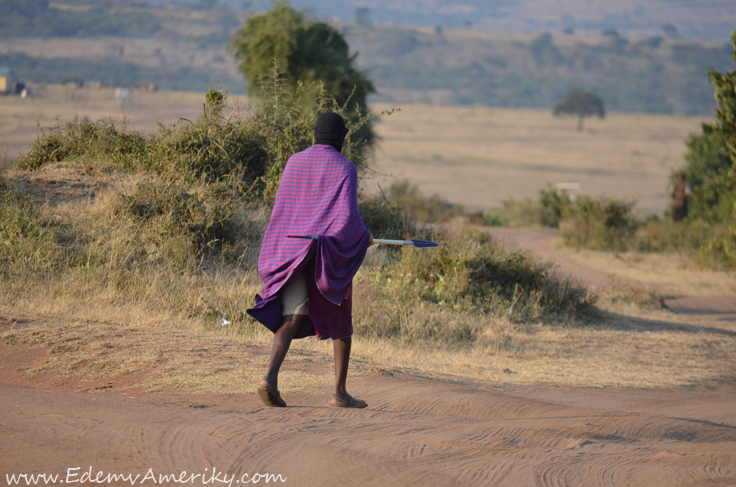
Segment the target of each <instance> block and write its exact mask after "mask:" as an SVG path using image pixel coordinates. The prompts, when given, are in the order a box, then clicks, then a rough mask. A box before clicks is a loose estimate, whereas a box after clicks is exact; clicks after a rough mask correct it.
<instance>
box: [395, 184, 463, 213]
mask: <svg viewBox="0 0 736 487" xmlns="http://www.w3.org/2000/svg"><path fill="white" fill-rule="evenodd" d="M386 197H387V199H388V200H389V201H390V202H391V203H394V204H396V205H398V206H399V207H400V208H401V209H402V210H404V211H405V212H406V213H408V214H409V216H411V217H412V218H413V219H415V220H417V221H419V222H432V223H437V222H444V221H447V220H449V219H450V218H452V217H454V216H459V215H462V214H463V207H462V206H460V205H457V204H454V203H450V202H449V201H447V200H446V199H444V198H442V197H440V196H439V195H437V194H435V195H432V196H430V197H426V196H424V195H423V194H422V193H421V191H419V188H418V187H417V186H416V185H413V186H412V184H411V183H410V182H409V181H406V180H404V181H396V182H394V183H393V184H392V185H391V186H390V187H389V189H388V194H387V195H386Z"/></svg>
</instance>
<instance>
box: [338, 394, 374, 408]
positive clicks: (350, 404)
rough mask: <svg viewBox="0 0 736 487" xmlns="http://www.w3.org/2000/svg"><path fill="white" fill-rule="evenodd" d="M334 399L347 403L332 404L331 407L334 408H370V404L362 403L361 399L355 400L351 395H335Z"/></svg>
mask: <svg viewBox="0 0 736 487" xmlns="http://www.w3.org/2000/svg"><path fill="white" fill-rule="evenodd" d="M332 399H337V400H338V401H340V402H342V403H345V404H344V405H343V404H332V402H330V406H332V407H333V408H364V407H367V406H368V403H367V402H365V401H361V400H360V399H355V398H354V397H353V396H351V395H350V394H345V395H344V396H343V395H342V394H333V395H332Z"/></svg>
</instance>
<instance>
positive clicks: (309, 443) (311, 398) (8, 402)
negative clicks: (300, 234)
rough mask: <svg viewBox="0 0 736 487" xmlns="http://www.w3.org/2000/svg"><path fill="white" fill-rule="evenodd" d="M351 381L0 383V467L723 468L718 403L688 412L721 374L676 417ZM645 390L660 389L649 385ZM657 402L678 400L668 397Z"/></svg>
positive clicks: (458, 475)
mask: <svg viewBox="0 0 736 487" xmlns="http://www.w3.org/2000/svg"><path fill="white" fill-rule="evenodd" d="M352 389H353V390H354V391H355V393H356V394H358V395H359V396H360V397H364V398H366V400H368V401H369V403H370V406H369V409H366V410H349V409H337V408H330V407H327V406H326V404H327V397H328V396H327V395H326V394H324V395H292V397H287V398H286V399H287V401H289V402H290V404H294V406H292V407H289V408H285V409H270V408H264V407H262V405H261V404H260V403H259V402H258V399H257V397H256V396H255V394H253V395H246V396H204V397H202V396H169V397H165V398H161V397H160V396H142V397H124V396H121V395H117V394H108V393H103V394H90V393H80V392H76V393H75V392H65V391H43V390H39V389H30V388H24V387H19V386H8V385H0V434H1V435H2V437H3V439H4V441H3V442H2V443H0V458H2V461H0V474H4V473H13V472H14V473H24V472H25V473H33V472H37V473H39V472H50V471H63V470H64V469H65V468H67V467H73V466H81V467H82V469H83V471H84V470H86V468H88V466H89V465H92V466H93V467H94V469H95V470H103V471H105V472H120V473H127V472H131V473H141V474H145V472H146V471H147V469H148V468H152V469H153V471H154V472H155V473H156V474H158V473H162V474H174V473H179V472H181V471H182V470H186V471H187V472H197V473H204V472H205V469H209V471H210V472H211V469H212V467H215V468H217V470H218V471H224V472H227V474H228V475H231V474H235V475H237V476H238V477H240V476H242V475H243V474H244V473H249V474H253V473H255V472H259V473H266V472H268V473H274V474H275V473H281V474H282V475H284V476H286V477H287V478H288V482H287V483H286V485H299V486H338V485H339V486H343V485H346V484H349V485H353V486H369V485H371V486H372V485H386V486H420V485H422V486H424V485H457V486H471V485H473V486H475V485H494V486H505V485H508V486H517V485H540V486H576V485H580V486H586V487H587V486H613V485H619V486H620V485H647V486H648V487H657V486H660V485H661V486H665V485H666V486H677V485H729V484H728V482H729V481H733V479H736V426H735V425H733V424H730V423H728V421H730V420H731V419H732V418H731V416H722V417H723V418H724V419H725V421H726V422H721V419H719V418H721V417H719V416H717V415H716V416H715V417H714V416H713V414H710V415H709V416H708V419H702V418H701V416H698V415H697V414H695V413H692V412H693V411H694V408H693V405H694V404H696V403H697V400H698V398H699V397H702V398H703V403H702V409H707V405H708V401H709V400H711V399H712V398H714V397H716V398H721V399H722V400H728V398H730V397H732V396H733V394H734V386H733V385H728V386H723V387H722V389H719V390H718V391H712V390H710V391H707V394H706V393H703V391H700V390H696V391H692V390H688V389H685V388H683V389H680V391H681V394H680V395H679V397H683V398H684V399H686V400H685V401H684V402H685V403H687V404H686V410H687V411H689V412H691V414H690V415H689V416H687V415H679V414H678V416H672V415H655V414H651V413H649V414H645V413H641V412H632V411H629V410H625V409H623V410H622V409H620V408H615V407H606V403H607V402H606V401H599V403H598V405H597V406H595V407H593V406H592V405H591V406H585V407H580V406H570V405H565V404H562V403H560V402H558V401H557V402H556V401H555V400H553V399H550V398H545V399H534V398H530V397H524V395H523V394H519V393H517V392H516V391H521V389H520V388H518V387H517V388H516V389H515V390H500V389H498V388H484V387H473V386H466V385H462V384H452V383H446V382H437V381H430V380H424V379H417V378H411V377H407V376H402V375H397V376H396V377H390V378H386V377H375V376H364V377H362V378H359V379H356V380H355V381H354V382H353V385H352ZM529 390H532V389H529ZM573 393H575V392H574V391H573V392H570V393H569V394H573ZM607 393H608V394H611V395H612V396H613V397H619V396H620V395H622V394H626V392H625V391H617V390H611V391H609V392H607ZM567 394H568V393H566V395H567ZM577 394H586V393H585V391H584V390H580V391H578V392H577ZM597 394H603V392H600V391H598V392H597ZM647 397H648V396H647ZM673 397H678V395H673ZM195 398H196V399H195ZM647 400H648V401H651V403H652V404H656V403H658V402H661V400H662V399H661V398H660V397H658V396H657V394H655V393H651V398H650V399H647ZM193 401H195V402H196V403H197V404H193V403H192V402H193ZM614 402H615V401H614ZM315 405H316V406H315ZM638 407H644V406H643V405H642V403H641V401H640V402H639V405H638ZM673 407H674V408H675V409H672V408H673ZM669 411H670V413H673V412H674V413H679V412H678V411H677V409H676V405H674V406H671V408H670V409H669ZM0 478H4V476H0ZM120 485H122V484H120ZM195 485H196V484H195ZM215 485H217V484H215ZM731 485H733V482H732V483H731Z"/></svg>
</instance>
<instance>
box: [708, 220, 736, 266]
mask: <svg viewBox="0 0 736 487" xmlns="http://www.w3.org/2000/svg"><path fill="white" fill-rule="evenodd" d="M700 258H701V259H702V262H703V264H704V265H705V266H707V267H712V268H716V269H725V270H736V230H734V229H731V231H730V235H725V236H718V237H714V238H712V239H710V240H709V241H707V242H704V243H703V244H701V246H700Z"/></svg>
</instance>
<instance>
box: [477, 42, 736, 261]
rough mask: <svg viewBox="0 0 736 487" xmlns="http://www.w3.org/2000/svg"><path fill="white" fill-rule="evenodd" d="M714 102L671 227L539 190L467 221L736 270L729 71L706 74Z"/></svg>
mask: <svg viewBox="0 0 736 487" xmlns="http://www.w3.org/2000/svg"><path fill="white" fill-rule="evenodd" d="M731 42H732V45H733V53H732V54H733V57H734V59H735V60H736V32H734V33H733V34H732V36H731ZM708 74H709V78H710V81H711V83H712V84H713V86H714V88H715V99H716V101H717V102H718V109H717V110H716V119H715V120H713V121H712V122H710V123H706V124H703V130H702V133H700V134H693V135H691V136H690V137H689V138H688V140H687V141H686V146H687V153H686V155H685V158H686V160H687V164H686V165H685V166H684V167H682V168H680V169H678V170H676V171H674V172H673V174H672V176H671V178H670V179H671V182H672V183H674V181H675V180H676V179H677V177H678V175H679V174H685V176H686V178H687V181H688V182H689V183H690V186H691V188H692V193H691V195H690V199H689V201H688V204H689V214H688V216H687V217H686V218H685V219H684V220H683V221H680V222H674V221H672V209H671V208H670V209H669V210H668V212H667V214H666V215H665V219H664V220H663V219H660V218H657V217H650V218H648V219H647V220H644V221H642V220H640V219H638V218H636V217H635V216H634V214H633V212H632V209H633V207H634V203H635V202H633V201H619V200H614V199H609V198H605V197H598V198H592V197H589V196H581V197H578V198H577V199H575V200H574V201H573V199H571V197H570V195H569V194H568V193H567V191H565V190H558V189H555V188H552V187H549V188H547V189H543V190H541V191H540V193H539V198H538V199H537V200H532V199H527V200H523V201H515V200H507V201H505V202H504V204H503V206H502V207H501V208H497V209H494V210H490V211H487V212H485V213H482V214H480V215H475V216H474V221H475V222H476V223H483V224H486V225H494V226H519V227H522V226H534V225H537V226H549V227H555V228H559V229H560V234H561V237H562V241H563V243H564V244H565V245H567V246H570V247H574V248H585V249H590V250H608V251H621V252H623V251H637V252H681V253H686V254H689V255H690V256H691V257H692V258H693V259H694V260H695V261H697V262H698V263H699V264H700V265H702V266H703V267H706V268H712V269H724V270H734V269H736V223H735V222H736V122H735V120H736V95H735V94H734V93H736V90H734V87H735V86H736V70H732V71H729V72H728V73H726V74H721V73H719V72H717V71H715V70H713V69H711V70H709V71H708Z"/></svg>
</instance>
